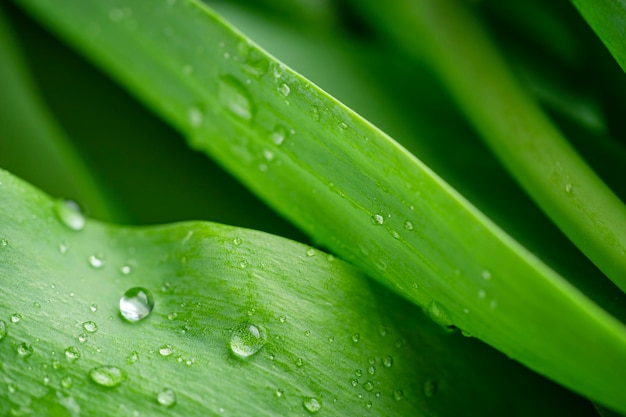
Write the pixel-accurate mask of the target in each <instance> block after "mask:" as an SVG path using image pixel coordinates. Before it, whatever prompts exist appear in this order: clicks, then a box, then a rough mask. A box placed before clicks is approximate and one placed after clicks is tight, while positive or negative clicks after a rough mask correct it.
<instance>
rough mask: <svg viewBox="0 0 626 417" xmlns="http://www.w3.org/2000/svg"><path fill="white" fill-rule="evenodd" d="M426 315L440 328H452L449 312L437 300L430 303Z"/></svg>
mask: <svg viewBox="0 0 626 417" xmlns="http://www.w3.org/2000/svg"><path fill="white" fill-rule="evenodd" d="M426 314H427V315H428V317H430V318H431V319H432V320H433V321H434V322H435V323H437V324H439V325H440V326H443V327H448V326H452V320H451V319H450V316H449V314H448V311H447V310H446V309H445V307H444V306H442V305H441V304H439V303H438V302H437V301H435V300H432V301H431V302H430V303H428V306H427V307H426Z"/></svg>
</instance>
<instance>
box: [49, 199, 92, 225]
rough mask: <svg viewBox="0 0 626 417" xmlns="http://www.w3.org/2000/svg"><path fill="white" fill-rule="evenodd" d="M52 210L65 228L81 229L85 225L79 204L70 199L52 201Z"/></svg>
mask: <svg viewBox="0 0 626 417" xmlns="http://www.w3.org/2000/svg"><path fill="white" fill-rule="evenodd" d="M54 212H55V214H56V215H57V217H58V219H59V220H60V221H61V223H63V224H64V225H65V226H66V227H67V228H69V229H72V230H76V231H79V230H83V228H84V227H85V216H84V215H83V213H82V210H81V208H80V206H79V205H78V204H77V203H76V202H75V201H72V200H57V201H55V202H54Z"/></svg>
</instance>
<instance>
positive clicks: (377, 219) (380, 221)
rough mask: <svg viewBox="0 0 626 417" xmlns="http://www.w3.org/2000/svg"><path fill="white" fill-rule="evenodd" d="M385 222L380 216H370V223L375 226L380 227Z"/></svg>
mask: <svg viewBox="0 0 626 417" xmlns="http://www.w3.org/2000/svg"><path fill="white" fill-rule="evenodd" d="M384 222H385V218H384V217H383V216H382V215H380V214H374V215H373V216H372V223H374V224H375V225H381V224H383V223H384Z"/></svg>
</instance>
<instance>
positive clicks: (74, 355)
mask: <svg viewBox="0 0 626 417" xmlns="http://www.w3.org/2000/svg"><path fill="white" fill-rule="evenodd" d="M65 357H66V358H67V360H68V361H70V362H74V361H75V360H77V359H78V358H80V352H79V351H78V349H77V348H76V347H75V346H68V347H67V349H65Z"/></svg>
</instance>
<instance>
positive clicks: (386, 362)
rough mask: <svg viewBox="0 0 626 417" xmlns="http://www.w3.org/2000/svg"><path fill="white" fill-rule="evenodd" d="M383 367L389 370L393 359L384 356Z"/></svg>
mask: <svg viewBox="0 0 626 417" xmlns="http://www.w3.org/2000/svg"><path fill="white" fill-rule="evenodd" d="M383 365H385V368H391V367H392V366H393V358H392V357H391V356H385V357H384V358H383Z"/></svg>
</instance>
